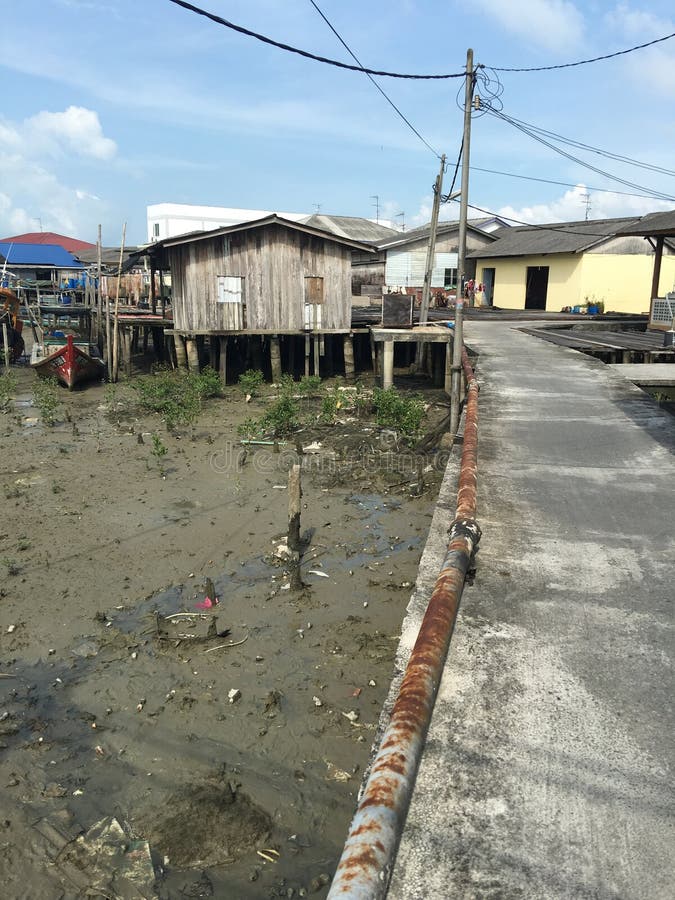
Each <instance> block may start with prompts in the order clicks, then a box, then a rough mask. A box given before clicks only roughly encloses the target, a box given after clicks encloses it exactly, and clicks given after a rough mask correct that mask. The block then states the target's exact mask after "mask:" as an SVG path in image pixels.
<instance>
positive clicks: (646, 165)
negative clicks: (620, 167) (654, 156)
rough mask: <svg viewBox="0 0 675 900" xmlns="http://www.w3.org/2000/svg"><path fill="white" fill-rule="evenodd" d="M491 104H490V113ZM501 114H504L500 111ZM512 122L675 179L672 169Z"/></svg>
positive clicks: (527, 124) (519, 120)
mask: <svg viewBox="0 0 675 900" xmlns="http://www.w3.org/2000/svg"><path fill="white" fill-rule="evenodd" d="M490 107H491V104H488V110H487V111H488V112H490V111H491V109H490ZM499 112H502V110H501V109H500V110H499ZM508 118H509V119H510V120H511V121H512V122H517V123H518V124H519V125H524V126H525V127H526V128H530V129H531V130H532V131H536V132H537V133H538V134H543V135H545V136H547V137H550V138H552V139H553V140H557V141H559V142H560V143H561V144H568V145H569V146H570V147H577V148H578V149H579V150H588V151H589V152H590V153H597V154H598V156H603V157H605V158H606V159H614V160H617V161H618V162H624V163H628V164H630V165H632V166H637V168H639V169H647V170H648V171H650V172H658V173H659V174H661V175H671V176H672V177H675V171H673V170H672V169H665V168H663V167H662V166H655V165H653V164H652V163H646V162H641V161H640V160H639V159H633V158H632V157H630V156H622V155H621V154H620V153H613V152H612V151H611V150H601V149H600V148H599V147H593V146H592V145H591V144H584V143H583V142H582V141H576V140H574V139H573V138H568V137H565V136H564V135H562V134H558V133H557V132H555V131H548V130H547V129H546V128H541V127H540V126H539V125H532V124H531V123H530V122H523V120H522V119H517V118H516V117H515V116H509V117H508Z"/></svg>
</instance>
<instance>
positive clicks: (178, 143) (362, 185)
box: [0, 0, 675, 245]
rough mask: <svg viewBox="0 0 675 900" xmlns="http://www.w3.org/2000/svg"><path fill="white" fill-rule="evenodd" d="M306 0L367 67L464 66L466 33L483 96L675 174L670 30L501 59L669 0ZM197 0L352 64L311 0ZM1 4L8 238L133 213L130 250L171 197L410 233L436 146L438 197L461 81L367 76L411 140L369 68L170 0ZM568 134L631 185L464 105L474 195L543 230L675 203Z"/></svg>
mask: <svg viewBox="0 0 675 900" xmlns="http://www.w3.org/2000/svg"><path fill="white" fill-rule="evenodd" d="M315 2H316V4H317V6H319V8H320V9H321V10H322V12H323V13H324V15H325V17H326V18H327V19H328V20H329V21H330V22H331V24H332V25H333V27H334V28H335V30H336V31H337V32H338V33H339V34H340V36H341V37H342V38H343V40H344V41H345V43H346V44H347V45H348V46H349V48H350V49H351V50H352V52H353V53H354V54H355V55H356V56H357V57H358V59H359V60H360V62H361V63H362V64H363V65H364V66H367V67H371V68H375V69H386V70H388V71H395V72H402V73H423V74H436V73H459V72H462V71H463V70H464V68H465V65H466V51H467V49H468V48H469V47H471V48H473V51H474V60H475V63H477V64H480V65H482V66H484V67H485V68H484V69H481V70H480V71H481V72H482V73H484V78H483V81H482V82H481V83H479V85H478V86H477V91H478V93H479V94H480V95H481V96H482V100H483V104H485V102H486V101H487V102H490V103H491V104H492V105H493V106H494V107H495V108H496V109H500V108H501V109H502V110H503V113H504V114H506V115H508V116H510V117H512V118H515V119H518V120H520V121H523V122H527V123H529V124H531V125H535V126H537V127H538V128H543V129H546V130H548V131H551V132H555V133H557V134H558V135H562V136H564V137H565V138H569V139H573V140H575V141H578V142H581V143H584V144H587V145H589V146H592V147H594V148H598V149H600V150H603V151H610V152H612V153H615V154H620V155H621V156H624V157H629V158H631V159H633V160H637V161H640V162H642V163H648V164H650V165H651V166H655V167H660V168H663V169H666V170H669V171H672V170H673V169H675V158H674V154H673V149H674V148H675V115H673V113H674V111H675V38H673V39H671V40H668V41H665V42H663V43H660V44H656V45H655V46H653V47H651V48H648V49H645V50H638V51H636V52H634V53H630V54H627V55H624V56H619V57H617V58H615V59H611V60H606V61H602V62H597V63H593V64H589V65H583V66H578V67H573V68H562V69H554V70H552V71H539V72H505V71H495V69H504V68H521V67H538V66H552V65H561V64H564V63H569V62H574V61H577V60H581V59H586V58H590V57H595V56H600V55H603V54H607V53H612V52H615V51H617V50H623V49H626V48H629V47H632V46H635V45H636V44H642V43H646V42H648V41H650V40H654V39H656V38H659V37H663V36H665V35H667V34H670V33H673V32H675V8H674V7H673V5H672V2H668V0H652V2H650V3H649V4H647V3H646V2H644V0H632V2H601V0H598V2H594V0H584V2H581V0H579V2H575V0H510V2H508V3H506V2H504V0H473V2H472V3H470V4H468V3H465V2H462V0H360V2H356V0H315ZM196 5H199V6H201V7H203V8H205V9H207V10H209V11H210V12H213V13H215V14H217V15H220V16H222V17H223V18H226V19H229V20H230V21H232V22H234V23H236V24H238V25H242V26H244V27H246V28H249V29H251V30H253V31H258V32H261V33H263V34H265V35H267V36H269V37H272V38H274V39H276V40H278V41H281V42H284V43H287V44H291V45H293V46H295V47H299V48H302V49H305V50H308V51H310V52H313V53H315V54H318V55H322V56H326V57H330V58H332V59H338V60H341V61H345V62H350V63H352V62H353V60H352V59H351V58H350V57H349V55H348V53H347V51H346V50H345V48H344V46H343V45H342V44H341V43H340V42H339V40H338V38H337V37H336V36H335V34H334V33H333V32H332V31H331V30H330V28H329V27H328V25H327V24H326V22H325V21H324V20H323V19H322V18H321V16H320V15H319V13H318V12H317V10H316V8H315V7H314V5H313V4H312V2H311V0H197V3H196ZM2 6H3V9H2V27H1V28H0V76H1V78H2V85H3V91H2V99H1V100H0V237H5V236H10V235H12V234H17V233H19V232H24V231H40V230H43V231H57V232H61V233H64V234H68V235H71V236H74V237H78V238H81V239H83V240H91V241H95V240H96V232H97V226H98V224H99V223H100V224H101V225H102V231H103V243H104V244H105V245H115V244H119V242H120V239H121V233H122V226H123V223H125V222H126V223H127V243H131V244H135V243H141V242H144V241H145V240H146V207H147V205H148V204H154V203H163V202H173V203H195V204H212V205H216V206H231V207H242V208H253V209H263V210H273V211H284V212H300V213H302V212H306V213H308V214H311V213H313V212H316V211H320V212H321V213H327V214H334V215H353V216H365V217H367V218H375V216H376V214H377V213H378V209H379V217H380V219H390V220H393V221H395V222H396V223H397V224H398V225H399V226H400V225H402V224H405V227H406V228H411V227H414V226H416V225H420V224H423V223H425V222H426V221H428V220H429V217H430V212H431V203H432V185H433V183H434V179H435V177H436V175H437V173H438V169H439V165H440V163H439V156H440V155H441V154H445V155H446V157H447V163H448V165H447V172H446V174H445V176H444V177H445V180H444V186H443V191H444V192H445V191H448V190H449V188H450V182H451V180H452V176H453V172H454V169H455V163H456V161H457V157H458V153H459V148H460V143H461V137H462V111H461V108H460V105H461V100H460V101H459V102H458V95H461V94H462V92H463V81H462V80H461V79H458V78H454V79H448V80H442V81H415V80H402V79H393V78H385V77H381V78H377V79H376V81H377V83H378V84H379V85H380V87H381V88H382V89H383V90H384V91H385V93H386V94H387V95H388V97H389V98H390V99H391V101H392V102H393V103H394V104H395V105H396V106H397V107H398V108H399V110H400V111H401V112H402V113H403V115H404V116H405V117H406V118H407V119H408V120H409V122H410V124H411V125H412V126H413V127H414V129H416V130H417V132H418V133H419V135H421V137H422V138H423V140H421V139H420V137H418V136H417V135H416V134H415V133H414V132H413V130H411V128H410V127H409V126H408V125H407V124H406V123H405V122H403V121H402V119H401V118H400V117H399V116H398V115H397V114H396V112H395V111H394V110H393V109H392V107H391V106H390V105H389V103H388V102H387V101H386V100H385V98H384V97H383V96H382V95H381V94H380V93H379V92H378V90H377V89H376V88H375V86H374V85H373V84H372V82H371V81H370V80H369V79H368V78H367V77H366V76H365V75H364V74H363V73H360V72H350V71H346V70H342V69H338V68H335V67H333V66H329V65H325V64H322V63H318V62H315V61H312V60H308V59H304V58H302V57H300V56H298V55H296V54H291V53H288V52H285V51H282V50H279V49H277V48H275V47H272V46H269V45H266V44H263V43H261V42H259V41H256V40H254V39H252V38H250V37H247V36H244V35H241V34H238V33H236V32H234V31H232V30H230V29H227V28H223V27H222V26H219V25H216V24H214V23H212V22H210V21H208V20H206V19H204V18H203V17H200V16H197V15H195V14H194V13H192V12H189V11H187V10H185V9H183V8H181V7H179V6H176V5H175V4H174V3H172V2H170V0H21V2H11V3H4V4H2ZM495 94H500V96H499V97H498V98H497V97H495ZM427 145H429V146H427ZM556 146H560V145H559V144H556ZM430 148H431V149H430ZM564 149H565V150H566V151H567V152H568V153H570V154H571V155H574V156H578V157H579V158H580V159H581V160H583V161H584V162H585V163H588V164H590V165H592V166H595V167H596V168H599V169H601V170H603V172H606V173H609V174H611V175H616V176H618V177H619V178H621V179H623V180H624V181H629V182H632V183H633V184H634V185H637V187H629V186H626V185H623V184H619V183H617V182H614V181H612V180H611V179H610V178H608V177H607V176H606V175H604V174H599V173H596V172H593V171H589V170H588V169H587V168H585V167H584V166H583V165H581V164H579V163H578V162H576V161H573V160H570V159H568V158H566V157H563V156H561V155H559V154H558V153H556V152H554V151H552V150H551V149H550V148H548V147H546V146H543V145H542V144H541V143H539V142H537V141H535V140H533V139H532V137H530V136H528V135H525V134H523V133H521V132H520V131H518V130H517V129H516V128H514V127H513V125H512V124H509V123H508V122H505V121H503V120H502V119H500V118H499V117H497V116H496V115H495V114H493V113H490V112H489V111H485V110H484V109H483V111H481V112H478V113H475V115H474V117H473V119H472V131H471V154H470V165H471V168H470V186H469V202H470V203H471V204H472V205H474V206H475V207H480V208H482V209H485V210H489V211H490V212H494V213H498V214H500V215H505V216H509V217H512V218H513V219H517V220H522V221H524V222H539V223H543V222H555V221H573V220H580V219H584V218H585V217H586V215H587V204H589V205H590V206H589V209H588V215H589V217H590V218H604V217H613V216H638V215H643V214H645V213H648V212H651V211H657V210H662V209H673V208H675V199H672V200H670V199H655V198H654V197H652V196H627V195H626V194H643V195H644V194H647V195H648V194H649V190H645V189H651V190H652V191H657V192H659V193H661V194H662V195H665V197H666V198H675V173H673V174H668V172H658V171H654V170H653V169H645V168H640V167H637V166H635V165H634V164H632V163H631V164H629V163H625V162H621V161H617V160H614V159H608V158H606V157H603V156H600V155H597V154H595V153H592V152H589V151H587V150H579V149H578V148H574V147H570V146H569V145H565V146H564ZM486 169H489V170H492V172H486V171H481V170H486ZM493 172H499V173H508V174H493ZM514 175H517V176H527V178H528V179H531V178H537V179H544V180H545V181H556V182H561V184H550V183H544V182H543V181H533V180H525V179H523V178H520V177H518V178H516V177H513V176H514ZM600 189H603V190H604V191H607V190H609V191H612V190H614V191H624V192H626V193H624V194H620V193H604V192H603V190H600ZM586 197H588V198H589V199H588V200H587V199H586ZM376 198H377V199H376ZM376 204H377V206H376ZM470 215H475V216H480V215H481V213H480V212H478V211H476V210H473V211H470ZM441 216H442V218H446V219H456V218H457V217H458V205H457V204H456V203H453V202H450V203H447V204H443V206H442V211H441Z"/></svg>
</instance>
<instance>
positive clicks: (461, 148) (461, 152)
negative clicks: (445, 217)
mask: <svg viewBox="0 0 675 900" xmlns="http://www.w3.org/2000/svg"><path fill="white" fill-rule="evenodd" d="M463 155H464V135H462V143H461V144H460V145H459V153H458V154H457V162H456V163H455V171H454V172H453V175H452V184H451V185H450V190H449V191H448V193H447V194H441V203H448V202H449V201H450V199H451V197H452V192H453V190H454V189H455V182H456V181H457V173H458V172H459V166H460V164H461V162H462V156H463Z"/></svg>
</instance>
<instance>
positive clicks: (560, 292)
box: [468, 217, 675, 313]
mask: <svg viewBox="0 0 675 900" xmlns="http://www.w3.org/2000/svg"><path fill="white" fill-rule="evenodd" d="M637 222H639V219H638V218H637V217H632V218H624V219H596V220H591V221H588V222H586V221H583V222H564V223H559V224H551V225H524V226H519V227H516V228H508V229H503V230H502V231H501V232H496V235H497V240H496V241H495V242H494V243H492V244H490V245H489V246H487V247H483V248H481V249H478V250H474V251H472V252H471V253H469V254H468V255H469V256H470V258H471V259H472V260H475V262H476V282H477V283H478V284H483V285H484V292H483V295H482V296H483V298H484V302H485V303H486V304H487V305H489V306H497V307H501V308H502V309H531V310H547V311H549V312H560V310H562V309H565V308H566V307H569V308H572V309H573V308H574V307H586V306H589V305H590V306H598V305H599V306H600V309H601V310H602V309H603V308H604V311H605V312H623V313H648V312H649V304H650V299H651V298H650V296H649V294H650V289H649V286H650V284H651V279H652V271H653V268H654V250H653V247H652V244H651V243H650V242H649V241H648V240H646V239H645V238H643V237H638V236H628V235H619V234H617V232H618V231H619V230H621V229H624V230H625V229H626V228H627V227H630V226H631V225H632V224H633V223H637ZM674 286H675V253H674V251H673V245H670V244H666V245H665V246H664V255H663V260H662V265H661V272H660V279H659V296H663V295H664V294H665V293H666V292H667V291H671V290H673V287H674Z"/></svg>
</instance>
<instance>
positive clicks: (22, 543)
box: [16, 534, 30, 553]
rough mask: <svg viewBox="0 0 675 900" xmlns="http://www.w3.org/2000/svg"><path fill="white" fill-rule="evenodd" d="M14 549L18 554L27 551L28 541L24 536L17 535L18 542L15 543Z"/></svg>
mask: <svg viewBox="0 0 675 900" xmlns="http://www.w3.org/2000/svg"><path fill="white" fill-rule="evenodd" d="M16 549H17V550H18V551H19V552H20V553H21V552H23V551H24V550H29V549H30V541H29V540H28V538H27V537H26V535H25V534H20V535H19V540H18V542H17V545H16Z"/></svg>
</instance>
